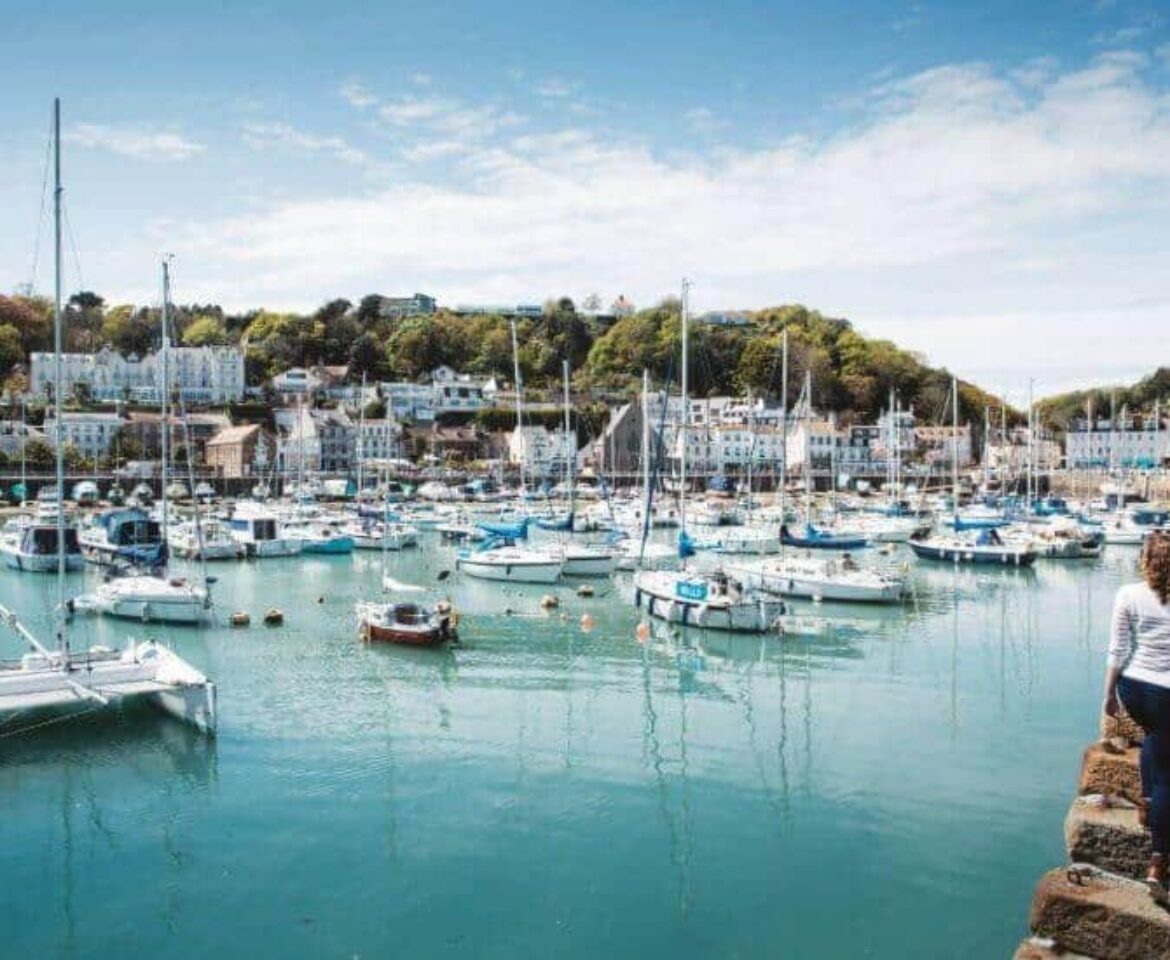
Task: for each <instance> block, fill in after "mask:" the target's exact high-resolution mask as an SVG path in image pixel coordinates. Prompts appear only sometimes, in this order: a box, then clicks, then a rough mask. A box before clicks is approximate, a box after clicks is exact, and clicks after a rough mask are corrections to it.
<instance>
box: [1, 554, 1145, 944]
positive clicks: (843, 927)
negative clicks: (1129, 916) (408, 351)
mask: <svg viewBox="0 0 1170 960" xmlns="http://www.w3.org/2000/svg"><path fill="white" fill-rule="evenodd" d="M450 558H451V554H450V552H449V550H447V549H446V548H443V547H440V546H437V545H433V546H424V548H423V549H421V550H419V551H415V552H412V553H406V554H402V555H401V556H398V557H395V558H393V559H392V571H391V572H392V574H393V575H394V576H396V577H397V578H399V579H401V580H407V581H414V582H423V581H430V580H431V579H432V578H434V576H435V575H436V573H437V572H438V571H439V570H442V569H447V568H449V567H450V566H451V559H450ZM1134 560H1135V553H1134V552H1133V551H1132V550H1124V549H1119V548H1111V552H1109V553H1107V555H1106V556H1105V557H1104V558H1102V559H1101V560H1098V561H1083V562H1078V563H1073V564H1064V565H1062V564H1059V563H1049V564H1047V565H1044V566H1038V568H1037V569H1036V570H1035V571H1034V572H1027V571H1024V572H1019V571H990V572H968V571H961V572H957V573H956V572H955V571H954V570H952V569H950V568H949V567H940V568H931V567H926V566H923V565H918V566H916V567H914V568H913V569H914V574H915V587H916V598H915V600H914V602H912V603H909V604H907V605H906V606H905V607H904V608H898V609H894V610H885V611H877V610H871V611H859V610H857V609H856V608H850V607H836V608H834V607H830V606H828V605H826V606H824V607H823V608H820V609H819V612H820V613H821V614H824V615H840V616H843V617H846V618H849V619H850V620H852V621H854V622H853V623H852V624H850V625H849V626H848V627H847V628H842V629H840V630H838V631H836V632H835V633H834V634H833V635H831V636H824V637H816V638H809V639H805V640H791V639H788V640H784V641H780V640H778V639H776V638H771V639H759V638H754V637H728V636H726V635H719V634H714V633H711V634H706V635H704V634H701V633H695V634H691V635H687V636H678V635H671V634H669V633H667V632H665V631H663V630H660V629H657V628H656V630H655V634H654V636H653V637H652V638H651V640H650V641H649V642H647V643H645V644H641V643H639V642H638V640H637V639H636V636H635V626H636V624H637V618H636V617H635V615H634V612H633V610H632V607H631V605H630V603H629V595H628V593H629V591H628V589H627V587H626V586H625V585H624V583H623V582H622V581H619V583H618V585H617V587H616V588H615V589H614V590H613V591H612V592H609V588H608V587H604V588H599V595H598V596H596V597H594V598H592V599H585V598H579V597H577V596H575V595H574V593H573V591H572V590H571V589H557V590H554V591H552V592H555V593H557V594H558V595H559V596H560V597H561V599H562V606H561V608H560V610H557V611H553V612H552V613H551V614H546V613H543V612H542V611H541V610H540V608H539V604H538V600H539V597H540V596H541V595H542V594H543V593H546V592H550V591H549V590H548V589H547V588H536V587H534V588H530V589H527V588H516V587H512V588H506V589H504V590H501V589H500V588H498V587H497V586H495V585H489V584H483V583H476V582H474V581H472V582H459V578H458V577H457V576H453V577H452V578H451V579H450V580H449V581H447V583H446V584H444V586H445V587H449V589H450V592H451V593H452V595H453V597H454V599H455V602H456V605H457V606H458V607H459V608H460V609H461V611H462V612H463V621H462V624H461V627H460V630H461V633H462V634H463V637H464V642H463V644H462V645H461V646H459V647H458V648H455V649H452V650H445V651H439V652H435V651H411V650H401V649H392V648H391V649H368V648H363V647H362V646H361V645H359V644H358V643H357V642H356V640H355V631H354V623H353V619H352V609H353V603H354V601H355V600H356V599H359V598H361V597H363V596H367V597H372V596H374V595H375V594H376V588H377V583H378V579H379V569H378V557H377V555H376V554H371V555H363V554H356V555H354V556H353V557H330V558H320V559H307V558H304V559H294V560H272V561H265V562H262V563H257V564H242V565H238V566H237V565H230V566H223V565H216V566H214V567H213V570H214V572H215V573H217V574H218V575H220V578H221V579H220V582H219V583H218V584H217V585H216V588H215V589H216V591H217V597H218V608H219V612H220V615H221V618H226V615H227V614H228V613H229V612H231V611H232V610H236V609H244V610H249V611H250V612H251V613H252V614H253V617H254V618H255V619H256V620H257V621H258V615H259V614H260V613H261V612H262V611H263V610H264V609H265V608H266V607H268V606H270V605H273V604H276V605H279V606H281V607H283V608H284V610H285V612H286V615H287V620H286V624H285V626H283V627H280V628H265V627H261V626H253V627H251V628H250V629H247V630H232V629H229V628H227V627H217V628H210V629H204V630H197V629H194V630H193V629H175V630H172V631H170V637H171V639H172V640H173V643H174V646H175V647H176V648H177V649H178V650H180V651H181V652H182V653H183V655H184V656H186V657H188V658H189V659H190V660H192V661H193V662H194V663H196V664H198V665H199V666H200V667H202V668H204V669H205V670H207V671H208V672H209V673H210V674H211V675H213V676H214V678H215V679H216V680H217V681H218V682H219V686H220V707H221V719H220V732H219V737H218V739H216V740H214V741H208V740H205V739H203V738H200V737H199V736H198V735H195V734H193V733H190V732H189V731H188V730H187V729H186V728H184V727H182V726H179V725H177V724H175V723H173V722H172V721H170V720H167V719H165V718H162V717H161V716H158V715H156V714H155V713H153V712H151V711H150V710H146V709H140V710H135V711H128V712H126V713H123V714H119V715H115V716H113V717H109V716H106V717H99V716H98V715H94V716H91V717H87V718H83V719H81V720H80V721H77V722H76V723H74V724H72V725H65V726H55V727H50V728H47V729H45V730H42V731H39V732H38V733H37V734H36V735H35V736H34V735H27V736H24V737H8V738H4V739H0V758H2V759H0V809H2V810H3V816H2V817H0V850H3V863H4V870H3V874H2V883H0V903H2V904H3V908H4V909H3V916H4V917H5V918H6V920H7V922H6V923H5V933H4V939H5V948H4V951H3V955H5V956H38V957H69V958H73V957H102V958H108V957H111V956H130V955H134V956H159V957H163V956H165V957H167V958H171V960H181V958H187V957H190V958H201V960H202V958H206V957H207V956H208V955H216V954H218V955H221V956H249V957H251V958H254V960H260V958H269V957H272V958H289V957H338V958H352V957H386V956H425V957H447V956H450V957H467V956H476V957H515V956H539V957H545V956H556V957H561V958H568V957H583V958H585V957H587V958H590V960H595V958H597V957H598V956H623V957H624V956H638V957H670V958H672V960H678V958H684V957H756V956H768V957H831V958H836V957H842V958H844V957H891V958H892V957H897V958H917V957H921V958H945V957H964V958H966V957H972V958H976V957H977V958H985V957H1001V956H1002V957H1006V956H1010V953H1011V950H1012V949H1013V948H1014V945H1015V943H1016V942H1017V941H1018V940H1019V939H1020V937H1021V936H1022V935H1023V934H1024V932H1025V926H1026V919H1027V909H1028V903H1029V899H1030V896H1031V890H1032V886H1033V884H1034V883H1035V881H1036V879H1037V878H1038V877H1039V875H1040V873H1041V872H1042V871H1044V870H1045V869H1047V868H1049V867H1051V866H1052V865H1054V864H1056V863H1058V862H1060V860H1061V859H1062V855H1063V851H1062V841H1061V824H1062V820H1063V817H1064V814H1065V812H1066V810H1067V807H1068V803H1069V800H1070V798H1071V796H1072V792H1073V788H1074V783H1075V778H1076V774H1077V764H1078V759H1079V753H1080V750H1081V748H1082V747H1083V746H1084V743H1085V742H1086V741H1087V740H1088V739H1090V738H1091V737H1092V736H1093V735H1094V731H1095V718H1096V712H1097V706H1098V703H1099V692H1100V684H1101V674H1102V663H1103V657H1104V647H1105V635H1106V628H1107V622H1108V614H1109V607H1110V602H1111V596H1112V591H1113V589H1114V588H1115V587H1116V585H1117V584H1118V583H1120V582H1121V581H1122V580H1124V579H1130V578H1132V576H1133V569H1134ZM92 576H93V575H92V573H90V572H87V573H85V574H78V575H75V576H74V577H73V580H72V583H71V586H74V588H75V590H77V591H79V590H80V588H81V586H82V584H83V582H86V580H87V579H91V578H92ZM53 589H54V587H53V584H52V581H51V579H46V578H38V577H34V576H30V575H22V574H17V573H15V572H12V571H8V570H4V571H0V596H2V597H3V599H4V601H5V602H7V603H10V604H13V605H15V606H16V607H17V608H18V609H19V610H21V612H22V613H24V614H26V615H27V616H28V619H29V620H30V621H31V622H32V623H33V624H35V625H37V626H38V627H40V628H42V629H43V628H44V626H45V625H46V623H47V621H48V610H49V606H50V604H51V602H52V595H53ZM508 609H510V610H511V611H512V613H511V615H508V614H506V613H505V610H508ZM806 609H808V610H809V611H812V610H813V609H814V608H812V607H811V605H810V606H808V607H807V608H806ZM584 613H589V614H590V615H591V616H592V617H593V618H594V621H595V622H594V625H593V627H592V629H591V630H589V631H586V630H584V629H583V627H582V624H581V616H582V614H584ZM75 626H76V629H75V638H76V642H79V643H83V644H90V643H100V642H107V643H108V642H111V641H114V640H117V639H119V638H120V637H123V636H127V635H134V636H142V637H145V636H148V635H156V636H157V635H161V633H162V631H160V630H159V629H158V628H153V629H147V628H144V627H141V626H138V625H134V624H119V623H115V622H110V621H100V620H88V619H87V620H79V621H77V623H76V625H75ZM2 642H3V644H4V646H3V647H2V648H0V649H2V650H3V652H4V653H5V655H8V654H10V653H16V652H19V647H18V646H17V644H16V643H15V642H13V641H11V640H9V639H8V638H7V637H6V638H5V639H4V640H3V641H2Z"/></svg>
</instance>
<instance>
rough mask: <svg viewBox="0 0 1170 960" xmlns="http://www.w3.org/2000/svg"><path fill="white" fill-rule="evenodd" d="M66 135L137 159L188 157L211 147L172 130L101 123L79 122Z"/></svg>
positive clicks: (87, 144) (81, 144)
mask: <svg viewBox="0 0 1170 960" xmlns="http://www.w3.org/2000/svg"><path fill="white" fill-rule="evenodd" d="M65 139H66V140H67V141H69V142H70V143H76V144H78V145H79V146H82V147H91V148H93V149H96V150H109V151H110V152H111V153H116V154H119V155H121V156H123V157H133V158H134V159H135V160H187V159H190V158H191V157H193V156H195V155H196V154H198V153H202V152H203V151H204V150H206V149H207V148H206V147H205V146H204V145H203V144H202V143H197V142H195V141H194V140H189V139H187V138H186V137H184V136H183V135H182V134H179V133H173V132H171V131H166V130H150V129H147V128H144V127H122V126H104V125H102V124H97V123H79V124H77V125H76V126H75V127H72V128H71V129H70V130H68V131H67V132H66V133H65Z"/></svg>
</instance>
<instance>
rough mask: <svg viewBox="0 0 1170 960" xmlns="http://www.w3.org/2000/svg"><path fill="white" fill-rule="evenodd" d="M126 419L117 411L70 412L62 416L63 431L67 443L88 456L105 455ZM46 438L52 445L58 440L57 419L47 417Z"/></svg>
mask: <svg viewBox="0 0 1170 960" xmlns="http://www.w3.org/2000/svg"><path fill="white" fill-rule="evenodd" d="M125 422H126V421H124V420H123V419H122V418H121V417H120V416H118V414H116V413H69V412H68V411H66V412H65V413H64V414H63V415H62V417H61V433H62V436H63V439H64V441H65V444H66V445H67V446H68V445H70V444H72V445H73V446H74V447H76V448H77V449H78V450H79V451H80V452H81V453H82V454H83V455H84V456H86V457H90V458H92V457H101V456H105V455H106V454H107V453H109V451H110V446H111V445H112V444H113V442H114V437H115V436H116V435H117V433H118V431H119V430H121V429H122V427H123V425H124V424H125ZM44 431H45V439H46V440H47V441H48V442H49V444H50V445H53V444H55V443H56V440H57V421H56V418H54V417H46V418H45V426H44Z"/></svg>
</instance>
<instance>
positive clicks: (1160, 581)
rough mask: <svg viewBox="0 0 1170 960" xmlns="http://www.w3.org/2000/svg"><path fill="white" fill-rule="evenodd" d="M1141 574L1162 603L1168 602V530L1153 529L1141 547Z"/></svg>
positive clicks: (1169, 568) (1169, 562) (1169, 582)
mask: <svg viewBox="0 0 1170 960" xmlns="http://www.w3.org/2000/svg"><path fill="white" fill-rule="evenodd" d="M1141 567H1142V576H1143V577H1145V578H1146V583H1148V584H1149V586H1150V589H1151V590H1153V591H1154V593H1156V594H1157V595H1158V599H1159V600H1160V601H1161V602H1162V603H1163V604H1165V603H1170V530H1155V531H1153V532H1152V533H1150V534H1149V535H1148V536H1147V537H1146V542H1145V545H1144V546H1143V547H1142V563H1141Z"/></svg>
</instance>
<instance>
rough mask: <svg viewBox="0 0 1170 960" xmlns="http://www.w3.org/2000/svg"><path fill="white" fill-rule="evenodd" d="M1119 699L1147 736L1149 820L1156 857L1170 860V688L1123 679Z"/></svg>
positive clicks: (1144, 784)
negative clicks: (1163, 856) (1168, 857)
mask: <svg viewBox="0 0 1170 960" xmlns="http://www.w3.org/2000/svg"><path fill="white" fill-rule="evenodd" d="M1117 696H1118V698H1119V699H1120V700H1121V702H1122V703H1123V704H1124V705H1125V712H1126V713H1128V714H1129V715H1130V716H1131V717H1133V719H1134V720H1135V721H1136V722H1137V725H1138V726H1139V727H1141V728H1142V730H1144V731H1145V734H1146V735H1145V738H1144V739H1143V740H1142V752H1141V775H1142V793H1143V794H1145V796H1146V801H1147V803H1148V804H1149V806H1148V808H1147V811H1146V819H1147V823H1148V824H1149V827H1150V839H1151V841H1152V843H1153V848H1154V853H1160V854H1163V855H1165V856H1170V687H1159V686H1157V685H1156V684H1153V683H1146V682H1145V681H1143V680H1134V679H1132V678H1131V677H1121V678H1120V679H1119V680H1118V681H1117Z"/></svg>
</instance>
